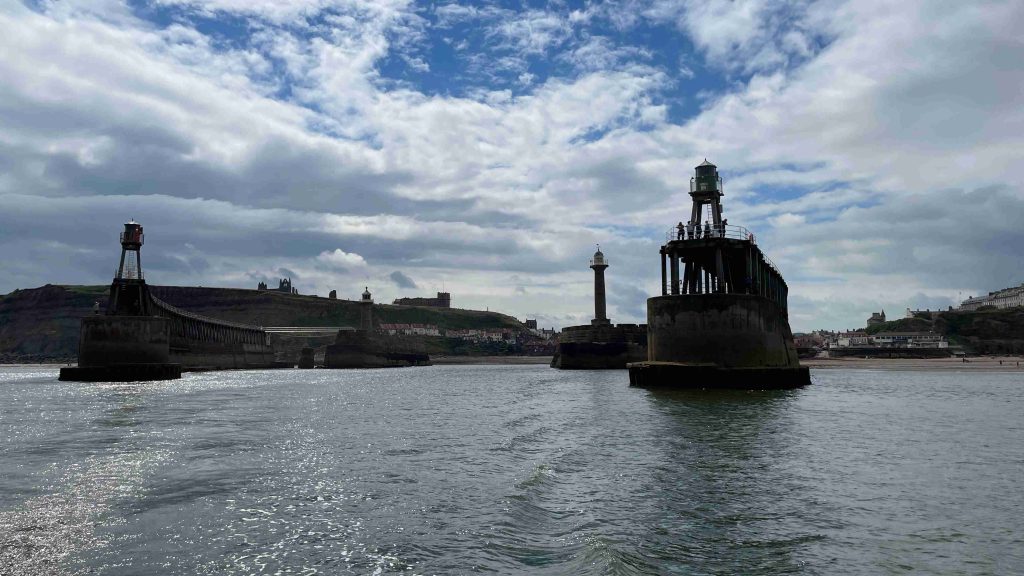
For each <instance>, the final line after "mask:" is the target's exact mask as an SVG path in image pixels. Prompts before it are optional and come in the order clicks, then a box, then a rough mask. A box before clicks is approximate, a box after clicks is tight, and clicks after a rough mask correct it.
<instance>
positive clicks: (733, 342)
mask: <svg viewBox="0 0 1024 576" xmlns="http://www.w3.org/2000/svg"><path fill="white" fill-rule="evenodd" d="M647 324H648V331H647V342H648V349H647V353H648V360H651V361H659V362H678V363H686V364H709V365H715V366H718V367H720V368H746V367H750V368H764V367H796V366H799V360H798V359H797V352H796V346H795V344H794V343H793V333H792V331H791V330H790V328H789V320H788V319H787V317H786V313H785V311H784V310H783V309H782V308H781V307H780V306H779V305H778V304H777V303H775V302H774V301H772V300H770V299H768V298H765V297H762V296H759V295H755V294H692V295H691V294H688V295H681V296H657V297H654V298H649V299H648V300H647Z"/></svg>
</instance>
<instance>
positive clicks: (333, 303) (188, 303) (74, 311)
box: [0, 284, 525, 362]
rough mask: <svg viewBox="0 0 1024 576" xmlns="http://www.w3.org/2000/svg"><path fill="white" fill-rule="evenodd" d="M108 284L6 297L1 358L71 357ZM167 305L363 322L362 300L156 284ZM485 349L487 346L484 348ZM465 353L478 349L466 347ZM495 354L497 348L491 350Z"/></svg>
mask: <svg viewBox="0 0 1024 576" xmlns="http://www.w3.org/2000/svg"><path fill="white" fill-rule="evenodd" d="M108 289H109V287H108V286H55V285H51V284H47V285H46V286H42V287H40V288H32V289H28V290H15V291H14V292H11V293H10V294H6V295H3V296H0V362H43V361H71V360H74V359H75V357H76V356H77V351H78V328H79V321H80V319H81V318H82V317H83V316H86V315H89V314H91V313H92V308H93V304H94V303H95V302H99V303H100V307H101V308H105V307H106V304H107V291H108ZM151 289H152V291H153V294H154V295H155V296H156V297H158V298H160V299H162V300H164V301H165V302H167V303H169V304H171V305H174V306H177V307H178V308H182V309H184V310H188V311H189V312H194V313H196V314H202V315H203V316H208V317H211V318H217V319H221V320H230V321H233V322H242V323H245V324H253V325H257V326H358V324H359V303H358V302H355V301H350V300H330V299H328V298H319V297H316V296H302V295H293V294H282V293H279V292H270V291H256V290H241V289H234V288H193V287H181V286H151ZM373 314H374V320H375V322H376V323H382V322H385V323H402V324H435V325H437V326H438V327H439V328H441V329H487V328H512V329H514V330H517V331H523V330H525V326H524V325H523V324H522V323H520V322H519V321H518V320H516V319H515V318H513V317H511V316H507V315H505V314H500V313H497V312H482V311H479V310H461V309H457V308H421V307H416V306H394V305H390V304H375V305H374V307H373ZM480 352H481V353H483V352H485V350H481V351H480ZM466 353H473V351H472V350H468V349H467V350H466ZM492 353H493V352H492Z"/></svg>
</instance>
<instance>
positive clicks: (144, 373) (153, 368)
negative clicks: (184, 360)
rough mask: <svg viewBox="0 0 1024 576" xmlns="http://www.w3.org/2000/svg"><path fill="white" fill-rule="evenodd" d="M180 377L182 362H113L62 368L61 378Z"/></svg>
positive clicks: (130, 379)
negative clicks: (111, 363)
mask: <svg viewBox="0 0 1024 576" xmlns="http://www.w3.org/2000/svg"><path fill="white" fill-rule="evenodd" d="M178 378H181V364H169V363H165V364H113V365H110V366H69V367H66V368H61V369H60V379H61V380H63V381H65V382H67V381H70V382H149V381H152V380H176V379H178Z"/></svg>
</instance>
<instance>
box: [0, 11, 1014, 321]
mask: <svg viewBox="0 0 1024 576" xmlns="http://www.w3.org/2000/svg"><path fill="white" fill-rule="evenodd" d="M177 4H178V5H179V6H182V5H183V6H186V7H187V8H188V9H189V10H192V11H196V12H201V13H203V14H206V15H212V16H217V15H218V14H221V13H225V12H230V13H231V14H233V15H237V16H239V17H242V18H248V19H252V21H253V22H254V29H255V30H256V31H255V32H254V36H253V38H252V42H250V43H249V44H248V45H240V46H230V47H229V46H226V45H224V44H222V43H219V42H217V41H215V38H213V37H212V36H207V35H205V34H203V33H201V32H200V31H199V29H197V28H195V27H193V26H191V25H189V23H188V20H187V18H186V19H182V20H181V21H180V22H179V23H177V24H174V25H172V26H170V27H167V28H159V27H156V26H154V25H152V24H150V23H147V22H144V21H142V20H139V19H138V18H136V17H135V16H133V15H132V13H131V12H130V11H129V10H127V9H125V8H124V6H123V5H121V4H120V3H116V2H113V3H104V2H93V3H89V2H76V3H57V4H46V5H44V6H43V8H42V12H36V11H32V10H28V9H27V8H25V7H23V6H20V5H18V6H4V7H3V8H0V28H2V29H3V30H5V31H6V33H5V34H4V35H3V36H2V37H0V52H3V53H6V54H12V55H16V57H11V58H3V59H0V76H2V77H3V78H5V82H3V83H0V207H2V208H3V211H2V216H0V255H3V256H5V262H8V263H9V264H8V268H6V269H5V272H6V273H7V274H6V276H5V278H4V279H3V280H2V281H0V290H3V289H13V288H15V287H25V286H31V285H38V284H42V283H44V282H48V281H55V280H57V279H54V278H52V277H51V276H52V273H51V272H50V270H62V271H63V272H62V273H66V274H67V275H68V277H67V278H62V279H60V280H61V281H67V282H81V281H89V282H93V281H106V276H107V275H109V271H108V268H109V267H110V266H109V265H108V264H109V263H108V259H107V258H106V256H105V254H106V251H107V250H108V249H109V248H110V247H108V245H107V244H108V242H107V239H108V236H109V230H110V228H111V226H113V227H114V228H116V226H117V224H118V220H120V219H122V218H126V217H129V216H135V217H137V218H138V219H140V220H143V221H144V223H145V224H146V225H147V231H148V232H149V233H150V238H151V239H152V240H153V243H152V245H150V246H147V250H148V252H147V254H152V259H153V263H154V266H155V268H154V273H157V274H159V275H161V277H163V278H166V279H167V280H166V282H168V283H169V282H175V281H181V282H191V283H203V284H204V285H216V284H231V283H238V284H241V285H248V284H254V282H251V280H252V279H253V278H255V277H256V276H258V275H270V274H272V273H273V272H274V271H275V270H277V269H278V268H280V267H287V268H290V269H293V270H295V271H296V272H297V273H299V274H300V275H301V277H302V281H303V282H304V283H305V284H304V286H308V287H309V288H303V291H304V292H305V291H319V292H320V293H326V291H327V289H329V288H332V287H333V288H339V289H340V290H339V291H342V292H344V288H343V286H341V285H340V284H341V283H343V282H345V283H356V282H359V283H360V290H361V285H362V284H361V283H362V282H379V283H380V284H381V285H382V286H393V285H394V283H393V281H392V279H390V278H389V275H390V274H391V273H392V272H393V271H395V269H396V268H400V269H401V270H403V271H404V272H405V273H409V274H411V275H414V276H415V277H416V279H417V282H418V283H419V284H420V285H421V286H424V287H429V286H431V285H432V284H433V283H436V284H441V283H446V285H447V286H450V287H451V288H452V290H453V292H455V293H456V298H457V299H459V298H461V300H460V302H462V303H465V304H466V305H473V306H479V307H481V308H483V307H485V306H490V307H491V308H492V309H495V308H498V309H503V310H506V311H508V312H511V313H518V312H519V311H523V312H524V313H525V312H530V313H531V314H534V313H544V314H546V316H544V317H547V318H562V319H564V321H566V322H570V321H575V319H577V318H578V319H580V320H584V321H585V320H586V318H587V315H588V314H589V313H590V312H589V308H590V304H589V302H590V300H589V299H590V294H589V292H590V284H589V276H588V272H589V271H588V270H587V269H586V266H585V265H583V264H584V263H585V262H586V257H587V256H588V255H589V253H590V252H592V250H593V247H592V245H593V243H595V242H601V243H602V246H604V247H606V248H607V252H608V253H609V255H610V256H612V255H614V258H615V262H616V265H615V266H614V267H613V268H612V269H611V270H610V271H609V290H610V291H614V290H616V288H615V285H616V280H615V279H616V278H619V279H620V280H619V281H622V282H624V279H626V278H628V279H629V285H630V287H631V288H632V289H635V290H642V291H646V293H648V294H649V293H653V291H654V290H655V288H656V285H657V277H656V276H657V257H656V253H657V244H658V243H659V242H660V241H661V240H662V238H661V233H662V231H663V230H664V229H667V228H668V225H669V224H671V223H672V222H673V221H676V220H677V219H678V218H677V216H673V214H677V215H678V214H680V213H684V212H686V211H687V209H688V202H689V198H688V196H687V195H686V190H687V187H688V181H689V176H690V174H691V170H692V166H694V165H695V164H697V163H698V162H700V160H701V159H702V158H703V157H705V156H707V157H708V158H709V159H711V160H713V161H715V162H716V163H717V164H718V165H719V166H720V168H721V169H722V171H723V173H724V175H725V177H726V192H727V196H726V199H725V202H726V210H727V216H729V218H730V222H732V223H734V224H745V225H749V226H751V227H752V228H753V229H754V231H755V232H756V233H758V237H759V238H760V241H761V242H762V245H763V246H764V247H765V249H766V250H767V252H768V253H769V255H770V256H772V257H773V258H774V259H775V260H776V261H778V262H779V264H780V265H781V266H782V267H783V269H784V270H785V272H786V274H787V279H788V280H789V281H790V284H791V288H792V289H791V294H793V295H794V300H793V305H792V306H791V313H792V314H793V318H794V324H795V326H794V327H795V328H797V329H806V328H811V327H815V326H818V324H815V323H814V322H815V321H816V319H824V320H822V321H823V322H835V323H836V324H825V327H849V325H851V324H850V323H851V322H852V321H853V320H854V319H856V318H859V317H860V316H861V315H863V312H865V310H862V308H864V309H866V312H870V311H871V310H870V309H871V308H873V307H881V306H882V305H885V306H889V305H888V304H885V302H886V298H888V299H890V300H889V301H893V302H898V303H900V305H902V303H907V305H909V306H914V305H913V303H912V302H911V300H912V299H913V298H915V297H917V295H923V297H924V298H926V299H929V300H928V301H929V302H938V301H939V300H941V299H942V298H946V299H949V298H953V297H954V296H951V295H953V294H956V293H958V292H964V291H969V290H976V289H979V288H982V287H988V288H991V289H994V288H998V287H1001V285H1002V284H1003V283H1010V282H1011V281H1019V280H1020V279H1019V278H1016V279H1015V278H1010V277H1008V276H1007V271H1008V270H1019V269H1020V266H1019V264H1020V262H1019V258H1017V257H1016V256H1015V255H1016V254H1020V253H1022V251H1024V247H1022V244H1021V240H1020V235H1019V233H1017V232H1015V230H1016V228H1017V227H1019V222H1020V221H1021V220H1024V208H1022V206H1024V193H1022V190H1024V188H1022V186H1024V170H1022V168H1021V166H1020V163H1019V150H1021V149H1024V136H1022V134H1024V130H1022V129H1021V128H1022V127H1024V106H1022V105H1021V104H1022V101H1021V98H1022V97H1021V94H1020V90H1019V86H1020V85H1021V84H1024V72H1022V71H1021V68H1020V67H1019V66H1017V65H1016V63H1017V62H1019V61H1020V59H1021V56H1022V48H1021V45H1020V42H1019V39H1018V35H1019V33H1018V30H1019V28H1020V25H1021V24H1022V23H1024V15H1022V11H1024V8H1021V6H1020V5H1019V3H1013V2H1001V3H1000V2H994V3H991V4H987V5H985V6H978V5H971V4H950V5H945V6H942V5H935V4H931V3H927V2H905V3H902V4H899V5H892V4H884V5H883V4H872V3H863V2H857V3H847V2H839V1H835V2H828V3H804V2H796V3H787V4H785V5H777V4H771V3H767V2H758V1H754V0H745V1H742V2H735V3H719V2H713V3H711V4H710V5H707V6H705V8H706V9H705V10H703V11H701V10H699V9H697V7H696V5H693V4H691V3H689V2H661V1H650V2H622V3H618V4H615V5H614V6H615V7H618V8H619V10H617V11H616V10H614V9H612V8H609V6H613V5H597V4H595V5H588V7H587V8H586V9H584V10H581V11H579V12H578V13H555V12H544V11H525V12H522V13H517V14H508V13H505V12H500V11H495V10H491V9H488V8H480V7H475V8H463V7H459V6H456V5H454V4H448V5H443V6H440V7H438V8H437V9H436V11H435V13H436V14H437V16H438V19H439V20H441V21H442V24H443V25H454V24H455V23H456V22H462V21H465V20H466V19H478V20H479V21H481V22H486V23H487V25H488V26H491V25H493V26H494V27H491V28H488V29H489V30H491V31H492V32H491V34H492V36H491V38H492V40H493V42H495V43H497V44H499V45H500V46H501V47H502V50H505V51H506V52H510V54H505V53H502V54H495V53H488V54H480V55H478V57H479V58H480V61H481V63H482V65H486V66H491V67H494V68H495V69H498V68H501V69H508V70H514V71H515V74H514V75H512V76H509V78H511V79H513V80H514V79H516V78H520V77H521V78H523V79H524V80H525V79H529V84H530V87H529V89H528V90H527V91H526V92H525V93H522V94H521V93H518V92H513V91H511V90H505V89H490V88H488V87H482V88H480V89H478V90H475V91H470V92H469V93H468V94H467V95H465V96H461V97H458V96H449V95H446V94H442V95H436V94H435V95H431V94H427V93H423V92H420V91H418V90H417V89H416V88H415V86H412V85H407V84H395V83H393V82H389V81H386V80H385V79H383V78H381V75H380V74H381V73H380V71H379V69H378V67H379V65H380V63H381V62H382V60H383V59H384V58H386V57H388V56H394V55H398V56H399V57H400V58H403V59H404V60H405V61H406V62H407V63H408V64H409V65H411V66H413V67H416V66H418V65H419V64H417V63H418V62H421V63H422V65H423V66H430V65H431V64H432V62H431V61H429V60H428V59H425V56H424V55H423V54H421V53H418V52H417V51H416V50H417V47H416V44H417V40H416V39H418V38H421V37H422V34H423V26H424V24H423V23H422V21H420V20H418V16H417V14H416V13H415V8H414V7H413V6H411V5H409V4H408V3H406V2H386V3H377V2H356V1H342V2H330V3H329V2H326V1H323V2H320V1H314V0H310V1H305V2H298V3H290V4H289V3H273V2H240V1H234V0H217V1H213V2H198V1H188V2H184V3H182V2H178V3H177ZM118 7H120V8H118ZM106 8H109V11H107V12H105V13H103V12H104V9H106ZM328 8H329V9H328ZM311 16H317V18H311ZM499 19H504V20H503V22H502V23H501V24H498V23H497V20H499ZM641 19H646V20H647V22H649V23H654V24H657V23H671V24H672V25H674V26H678V29H679V30H681V31H683V33H685V34H687V35H688V36H689V37H690V39H691V41H692V42H693V43H694V44H695V45H696V46H697V47H698V49H699V50H700V54H701V55H703V58H704V62H703V64H706V65H707V66H710V67H712V68H717V69H721V70H725V71H727V75H728V80H729V82H730V83H729V85H728V87H727V88H725V89H723V90H720V91H719V92H717V93H715V94H713V96H712V97H711V98H709V99H708V100H707V101H706V102H705V103H704V108H703V109H702V110H701V111H700V112H699V113H697V114H696V115H695V116H694V117H692V118H689V119H687V120H685V121H684V122H682V123H679V124H673V123H671V122H670V120H669V118H670V117H671V115H670V114H669V112H668V111H667V110H666V108H665V105H664V104H663V103H662V102H661V99H662V98H661V97H662V96H664V94H666V93H667V92H671V91H672V90H674V89H678V90H684V91H685V90H689V87H688V86H687V87H682V88H680V87H678V86H675V85H674V84H673V80H672V78H671V75H670V73H669V72H668V71H666V70H661V69H658V68H655V67H654V66H653V65H651V64H650V63H645V64H644V65H638V64H637V62H646V60H647V59H648V58H649V57H652V56H655V55H656V54H654V53H650V52H645V50H649V49H648V48H645V47H642V46H631V45H630V44H629V41H628V39H623V38H618V37H616V38H614V39H613V38H611V35H609V36H608V37H605V36H601V35H597V34H591V33H589V32H586V33H585V32H583V31H582V29H583V27H584V26H586V25H588V23H591V22H596V21H599V20H600V21H603V22H612V23H613V24H614V26H615V27H616V29H617V30H630V29H632V28H634V27H636V26H637V25H638V23H639V22H640V21H641ZM445 23H447V24H445ZM823 39H826V40H827V41H823ZM542 54H543V55H551V56H552V57H554V58H558V59H559V60H558V62H560V63H565V62H569V63H572V64H573V66H572V68H573V70H572V73H571V75H569V76H566V77H558V76H551V77H548V78H546V79H538V78H537V77H533V76H532V74H531V73H530V71H528V70H527V69H526V68H523V67H522V66H523V57H525V56H537V55H542ZM418 58H420V60H417V59H418ZM698 58H699V56H698V55H693V56H690V57H689V59H684V61H683V65H685V66H687V70H690V74H692V75H694V76H695V77H694V78H690V79H689V80H687V83H689V82H691V81H692V82H693V83H694V86H702V84H701V82H700V81H701V78H700V77H697V76H696V74H697V73H695V72H693V71H694V70H700V67H698V66H696V64H697V62H696V60H697V59H698ZM652 59H653V58H652ZM691 64H692V66H691ZM421 69H423V70H425V68H422V67H421ZM690 74H685V75H690ZM285 88H287V90H285ZM695 89H696V88H695ZM126 211H128V212H131V213H127V214H126V213H125V212H126ZM98 215H110V216H109V218H110V219H112V220H111V222H113V224H111V222H104V221H102V220H103V218H100V217H99V216H98ZM68 221H74V222H76V223H79V224H78V225H77V226H76V228H77V229H76V230H75V231H74V232H75V234H74V236H73V237H72V236H69V235H68V234H69V231H68V230H67V228H68V226H67V225H66V223H67V222H68ZM30 222H32V223H38V222H48V223H49V224H45V225H36V226H28V223H30ZM42 234H47V235H50V236H52V238H49V239H52V240H54V241H59V242H60V243H62V244H63V245H65V246H67V245H79V246H80V247H81V248H82V249H83V250H86V252H85V253H83V254H82V255H81V256H80V257H78V258H77V259H76V260H75V261H74V262H71V263H67V260H68V258H67V254H66V250H63V249H62V248H61V246H60V245H53V244H45V243H37V242H33V241H32V239H33V238H35V236H34V235H42ZM157 238H159V239H160V242H159V243H157V242H156V239H157ZM901 238H910V239H912V240H910V242H912V243H913V245H912V246H910V247H909V248H902V247H901V242H902V241H903V240H901ZM185 243H189V244H192V245H193V246H197V247H198V248H197V249H198V250H199V253H195V252H193V251H191V250H184V249H180V247H182V246H184V245H185ZM338 246H345V250H341V249H339V248H337V247H338ZM179 250H180V253H178V252H179ZM200 258H201V259H200ZM357 258H358V259H360V260H362V262H363V264H354V263H353V262H357V261H356V260H355V259H357ZM1015 258H1016V259H1015ZM203 262H205V263H206V264H205V265H204V264H203ZM371 263H372V264H371ZM339 267H340V268H339ZM355 268H358V270H357V271H356V270H355ZM341 269H344V270H345V272H341V271H340V270H341ZM512 274H515V275H516V279H515V280H514V281H513V280H512V279H511V278H509V277H508V276H510V275H512ZM197 278H201V279H202V281H201V282H197ZM515 286H521V287H523V288H524V289H525V294H516V293H515V290H514V287H515ZM877 286H881V288H876V287H877ZM866 287H871V288H870V289H868V288H866ZM389 289H391V288H384V290H385V292H384V293H383V294H382V295H383V296H387V295H388V294H387V290H389ZM623 290H625V287H623ZM355 293H358V291H356V292H355ZM623 293H624V294H625V292H623ZM375 294H376V292H375ZM630 294H632V296H629V297H627V300H628V299H630V298H631V299H632V300H636V299H637V297H636V293H635V292H630ZM627 300H622V301H621V302H619V304H617V306H621V309H616V310H614V311H613V313H614V314H615V315H616V317H617V318H620V319H621V320H623V321H629V320H638V319H640V318H637V317H636V311H637V310H638V308H637V307H636V305H635V304H636V303H635V302H633V303H632V304H631V303H630V302H629V301H627ZM545 307H550V310H547V309H546V308H545ZM837 310H842V312H837ZM857 321H858V322H860V320H857Z"/></svg>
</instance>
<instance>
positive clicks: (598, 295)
mask: <svg viewBox="0 0 1024 576" xmlns="http://www.w3.org/2000/svg"><path fill="white" fill-rule="evenodd" d="M590 268H591V270H593V271H594V319H593V320H591V321H590V323H591V325H593V326H604V325H608V324H611V322H610V321H609V320H608V313H607V308H606V305H605V296H604V271H605V269H606V268H608V261H607V260H605V259H604V254H603V253H602V252H601V245H600V244H598V246H597V252H594V257H593V258H592V259H591V260H590Z"/></svg>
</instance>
